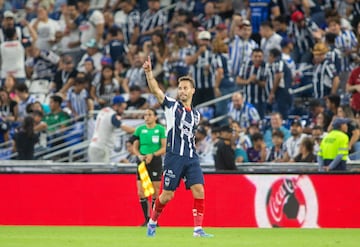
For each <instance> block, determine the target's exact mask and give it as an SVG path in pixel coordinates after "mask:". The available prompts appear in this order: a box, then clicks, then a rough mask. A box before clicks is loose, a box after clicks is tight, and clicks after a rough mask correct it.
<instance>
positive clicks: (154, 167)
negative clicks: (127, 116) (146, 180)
mask: <svg viewBox="0 0 360 247" xmlns="http://www.w3.org/2000/svg"><path fill="white" fill-rule="evenodd" d="M144 120H145V124H144V125H141V126H139V127H137V128H136V130H135V132H134V137H135V138H136V140H135V142H134V153H135V155H137V156H138V158H139V160H141V161H145V163H146V169H147V170H148V173H149V176H150V179H151V181H152V184H153V186H154V190H155V193H154V195H153V196H152V204H154V202H155V200H156V198H157V197H158V196H159V191H160V182H161V176H162V170H163V169H162V158H161V155H163V154H164V153H165V149H166V130H165V127H164V126H162V125H160V124H157V123H156V121H157V113H156V111H155V109H152V108H150V109H147V110H146V112H145V114H144ZM137 189H138V195H139V198H140V204H141V208H142V210H143V213H144V218H145V222H144V223H143V224H142V226H146V225H147V222H148V220H149V201H148V198H146V197H145V195H144V190H143V188H142V185H141V181H140V176H139V173H137Z"/></svg>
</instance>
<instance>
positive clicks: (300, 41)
mask: <svg viewBox="0 0 360 247" xmlns="http://www.w3.org/2000/svg"><path fill="white" fill-rule="evenodd" d="M318 29H319V27H318V26H317V25H316V23H315V22H313V21H311V20H309V19H305V27H303V28H299V27H298V25H297V24H296V23H294V22H293V21H290V24H289V27H288V34H289V36H290V37H291V38H293V40H294V41H295V47H297V48H298V49H299V52H300V53H304V52H307V51H309V50H310V49H311V48H312V47H313V46H314V44H315V40H314V37H313V34H312V33H313V32H315V31H317V30H318Z"/></svg>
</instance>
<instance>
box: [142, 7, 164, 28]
mask: <svg viewBox="0 0 360 247" xmlns="http://www.w3.org/2000/svg"><path fill="white" fill-rule="evenodd" d="M166 24H167V11H164V10H162V9H159V10H158V11H156V12H152V11H151V10H149V9H148V10H146V11H145V12H144V13H143V14H142V16H141V33H144V32H146V31H148V30H151V29H153V28H155V27H163V28H164V27H165V25H166Z"/></svg>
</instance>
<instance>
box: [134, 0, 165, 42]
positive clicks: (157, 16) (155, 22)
mask: <svg viewBox="0 0 360 247" xmlns="http://www.w3.org/2000/svg"><path fill="white" fill-rule="evenodd" d="M148 6H149V9H148V10H146V11H145V12H144V13H143V14H142V15H141V29H140V30H141V32H140V40H139V42H140V45H142V44H143V43H144V42H145V41H147V40H149V39H150V37H151V35H152V34H153V33H154V32H156V31H163V30H164V28H165V25H166V23H167V12H166V11H165V10H162V9H160V0H149V1H148Z"/></svg>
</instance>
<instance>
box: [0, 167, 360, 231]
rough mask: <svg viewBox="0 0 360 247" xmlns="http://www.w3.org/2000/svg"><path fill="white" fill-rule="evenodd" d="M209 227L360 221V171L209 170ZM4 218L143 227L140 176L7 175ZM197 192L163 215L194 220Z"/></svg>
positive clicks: (1, 207)
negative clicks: (259, 172) (269, 172)
mask: <svg viewBox="0 0 360 247" xmlns="http://www.w3.org/2000/svg"><path fill="white" fill-rule="evenodd" d="M205 181H206V185H205V194H206V209H205V220H204V224H205V225H206V226H224V227H309V228H318V227H344V228H345V227H346V228H359V227H360V211H359V208H360V182H359V181H360V175H325V174H324V175H323V174H319V175H240V174H231V175H230V174H206V175H205ZM0 188H1V190H0V199H1V203H0V225H104V226H136V225H140V224H141V223H142V222H143V216H142V211H141V207H140V204H139V199H138V197H137V192H136V176H135V175H128V174H89V175H87V174H86V175H85V174H84V175H83V174H81V175H79V174H1V175H0ZM192 205H193V199H192V196H191V192H190V191H186V190H185V188H184V186H183V185H181V186H180V188H179V190H178V191H176V193H175V198H174V199H173V201H171V202H170V203H169V204H168V205H167V206H166V208H165V209H164V212H163V215H162V216H161V217H160V219H159V223H160V225H162V226H191V225H192V222H193V219H192Z"/></svg>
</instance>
